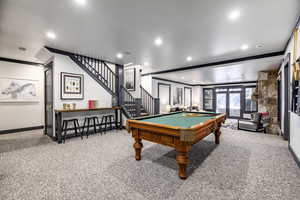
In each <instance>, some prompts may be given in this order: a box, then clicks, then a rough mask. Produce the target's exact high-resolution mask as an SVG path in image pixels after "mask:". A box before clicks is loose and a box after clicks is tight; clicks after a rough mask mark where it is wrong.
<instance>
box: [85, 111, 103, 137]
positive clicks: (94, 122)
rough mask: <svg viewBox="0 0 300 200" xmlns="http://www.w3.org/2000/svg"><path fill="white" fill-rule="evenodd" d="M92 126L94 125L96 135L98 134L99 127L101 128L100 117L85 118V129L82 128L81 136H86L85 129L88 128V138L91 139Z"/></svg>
mask: <svg viewBox="0 0 300 200" xmlns="http://www.w3.org/2000/svg"><path fill="white" fill-rule="evenodd" d="M90 125H92V126H93V127H94V133H95V134H96V133H97V126H99V125H100V124H99V119H98V117H95V116H93V117H85V118H84V123H83V127H82V132H81V134H82V135H83V134H84V129H85V128H87V130H86V137H87V138H88V137H89V130H90ZM100 133H101V134H102V129H101V128H100Z"/></svg>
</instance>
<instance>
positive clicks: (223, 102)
mask: <svg viewBox="0 0 300 200" xmlns="http://www.w3.org/2000/svg"><path fill="white" fill-rule="evenodd" d="M216 98H217V101H216V112H217V113H226V110H227V93H217V94H216Z"/></svg>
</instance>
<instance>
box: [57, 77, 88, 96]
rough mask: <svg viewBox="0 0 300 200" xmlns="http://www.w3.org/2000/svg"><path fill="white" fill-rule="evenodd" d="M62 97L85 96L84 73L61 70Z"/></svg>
mask: <svg viewBox="0 0 300 200" xmlns="http://www.w3.org/2000/svg"><path fill="white" fill-rule="evenodd" d="M60 78H61V93H60V95H61V99H63V100H80V99H83V98H84V77H83V74H72V73H66V72H61V77H60Z"/></svg>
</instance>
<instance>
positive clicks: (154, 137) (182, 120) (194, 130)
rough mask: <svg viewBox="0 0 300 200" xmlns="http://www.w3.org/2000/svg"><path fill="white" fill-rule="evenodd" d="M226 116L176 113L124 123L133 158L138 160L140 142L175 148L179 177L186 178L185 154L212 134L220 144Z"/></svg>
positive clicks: (202, 113) (186, 160)
mask: <svg viewBox="0 0 300 200" xmlns="http://www.w3.org/2000/svg"><path fill="white" fill-rule="evenodd" d="M225 119H226V115H225V114H217V113H204V112H176V113H170V114H162V115H155V116H148V117H141V118H135V119H129V120H127V130H128V132H129V133H132V137H133V138H134V139H135V142H134V144H133V147H134V149H135V159H136V160H141V151H142V148H143V143H142V139H144V140H147V141H151V142H154V143H158V144H162V145H166V146H170V147H173V148H175V149H176V151H177V155H176V161H177V164H178V167H179V170H178V176H179V177H180V178H181V179H186V178H187V175H186V168H187V165H188V162H189V161H188V152H189V151H190V150H191V148H192V146H193V144H196V143H197V142H199V141H200V140H201V139H203V138H204V137H206V136H208V135H209V134H211V133H214V134H215V143H216V144H219V142H220V139H219V138H220V135H221V131H220V128H221V125H222V123H224V121H225Z"/></svg>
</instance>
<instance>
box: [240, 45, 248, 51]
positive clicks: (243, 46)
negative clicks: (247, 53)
mask: <svg viewBox="0 0 300 200" xmlns="http://www.w3.org/2000/svg"><path fill="white" fill-rule="evenodd" d="M241 49H242V50H247V49H249V45H248V44H243V45H242V46H241Z"/></svg>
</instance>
